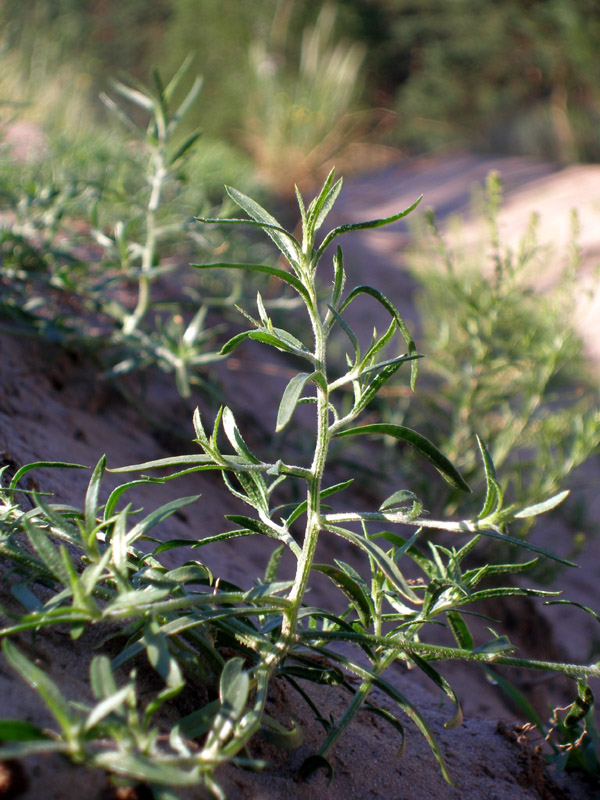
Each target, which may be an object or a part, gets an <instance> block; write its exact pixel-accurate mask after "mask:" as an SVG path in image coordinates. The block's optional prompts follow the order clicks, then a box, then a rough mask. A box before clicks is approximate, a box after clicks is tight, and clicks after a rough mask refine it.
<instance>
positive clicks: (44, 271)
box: [0, 59, 241, 397]
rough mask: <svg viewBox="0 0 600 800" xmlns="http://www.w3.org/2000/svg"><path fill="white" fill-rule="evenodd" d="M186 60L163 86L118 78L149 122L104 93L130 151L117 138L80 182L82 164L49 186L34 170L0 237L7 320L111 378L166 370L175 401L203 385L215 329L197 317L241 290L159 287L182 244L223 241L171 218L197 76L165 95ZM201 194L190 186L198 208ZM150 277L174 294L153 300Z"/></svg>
mask: <svg viewBox="0 0 600 800" xmlns="http://www.w3.org/2000/svg"><path fill="white" fill-rule="evenodd" d="M190 61H191V60H190V59H188V60H187V61H186V62H184V64H183V65H182V66H181V68H180V70H179V71H178V73H177V74H176V75H175V76H174V77H173V79H172V80H171V81H170V82H169V83H168V84H167V86H166V87H163V84H162V80H161V78H160V75H159V73H158V72H157V71H156V70H155V71H154V73H153V82H154V83H153V87H152V89H148V88H146V87H144V86H142V85H141V84H137V83H136V84H135V86H130V85H126V84H124V83H120V82H116V83H115V91H116V92H118V93H119V94H120V95H121V97H122V99H123V100H124V101H125V102H129V103H130V104H131V105H132V106H133V108H134V110H135V114H136V115H137V117H140V116H142V117H143V116H145V117H146V118H147V120H148V123H147V127H146V128H145V129H144V127H140V125H138V123H137V122H136V121H134V118H133V117H132V116H130V115H128V114H127V113H126V112H125V110H124V109H123V108H122V107H121V106H120V105H118V104H117V103H116V102H115V101H114V100H112V99H111V98H109V97H108V96H106V95H105V96H103V100H104V102H105V104H106V105H107V106H108V108H109V109H110V110H111V111H112V112H113V113H114V115H116V117H118V118H119V119H120V120H121V122H122V123H124V125H125V127H126V130H127V132H128V134H129V135H130V136H131V135H133V136H134V137H135V140H134V141H135V149H133V148H132V147H131V144H132V143H131V142H130V144H129V149H130V154H129V155H127V154H126V153H125V148H124V147H123V143H122V141H119V142H118V145H115V149H114V150H115V152H114V158H112V159H110V158H109V157H108V156H107V155H106V154H104V155H101V154H97V157H98V160H100V161H101V160H102V159H105V158H106V159H108V161H109V162H110V168H107V167H106V164H104V167H102V166H101V165H99V164H97V163H95V161H94V164H93V165H92V166H93V167H94V169H95V172H96V176H94V175H92V176H90V179H88V180H87V181H86V180H85V178H82V177H81V176H80V177H75V174H74V173H75V172H77V170H78V169H79V168H82V170H83V165H81V164H75V165H71V167H70V168H69V169H70V171H71V174H72V177H70V178H69V177H68V176H65V177H63V176H60V177H59V176H56V175H50V177H49V180H48V181H47V182H46V181H39V180H37V179H36V178H35V177H32V178H31V179H29V180H28V181H26V182H25V183H24V184H23V185H22V186H21V187H20V192H19V197H18V200H17V202H16V203H15V205H16V209H17V215H16V218H15V219H14V220H12V222H11V223H10V227H8V228H7V230H6V231H4V232H3V234H2V239H1V243H0V244H1V246H2V251H3V252H2V255H3V258H2V265H1V267H0V275H1V276H2V278H3V283H4V284H5V285H6V287H7V289H8V291H7V292H6V293H5V294H4V296H3V302H2V310H3V312H4V315H5V316H6V317H8V318H10V319H11V321H12V323H13V324H14V323H15V322H17V323H18V324H19V328H20V329H21V330H22V331H23V332H29V333H31V332H33V333H36V334H40V335H42V336H44V337H46V338H50V339H52V340H55V341H60V342H63V343H65V344H66V345H69V346H71V347H77V348H78V349H80V350H81V349H87V350H88V351H91V352H92V353H94V354H96V355H97V356H99V359H100V362H101V366H102V368H103V370H104V372H105V374H106V375H107V376H109V377H112V378H117V377H118V378H119V379H120V380H121V381H122V378H123V376H124V375H125V374H126V373H129V372H131V371H132V370H140V369H145V368H147V367H150V366H158V367H159V368H160V369H162V370H164V371H167V372H170V373H172V374H173V375H174V377H175V381H176V384H177V388H178V390H179V392H180V394H181V395H182V396H184V397H188V396H189V395H190V393H191V384H194V383H196V384H198V383H200V384H203V385H204V386H205V387H208V388H210V384H209V383H207V382H206V380H205V379H204V378H203V376H202V371H203V370H204V369H205V367H206V365H207V364H209V363H212V362H214V361H216V360H219V358H220V356H219V355H218V353H217V352H215V350H214V348H213V347H212V345H213V344H214V341H215V338H216V335H217V334H218V332H219V330H220V328H210V327H208V326H207V325H206V315H207V311H208V307H209V305H210V304H211V303H214V304H217V305H224V304H225V305H226V304H233V303H234V302H235V301H236V299H238V297H239V295H240V293H241V287H240V283H239V281H238V282H235V281H227V282H225V281H224V280H223V278H222V277H221V281H220V283H221V287H220V291H221V292H222V295H221V296H220V297H217V296H212V297H211V296H209V292H210V287H209V286H208V285H206V284H205V286H204V287H203V286H199V285H198V282H196V285H193V284H192V283H191V282H189V281H186V280H182V281H181V284H183V285H182V286H177V288H176V289H175V288H170V289H169V288H168V283H167V289H166V290H165V282H168V280H169V275H170V274H171V273H173V272H174V271H175V270H176V269H177V266H178V258H179V256H180V254H181V253H182V246H184V243H186V244H187V250H188V252H190V251H191V250H192V249H193V250H194V251H196V250H197V249H198V248H201V249H202V250H211V249H218V248H219V246H221V247H226V246H227V244H226V243H224V242H222V241H220V242H216V241H214V240H213V241H208V240H206V238H204V239H202V238H201V237H199V236H197V234H196V232H194V231H191V230H190V229H189V226H188V225H187V224H186V223H185V222H183V223H182V221H181V220H182V219H183V218H184V216H185V212H186V203H187V202H189V197H188V198H187V199H185V198H184V197H183V196H182V195H183V194H184V186H185V181H184V177H185V170H184V168H185V166H186V163H187V161H188V159H189V157H190V155H191V153H192V150H193V148H194V147H195V145H196V144H197V141H198V138H199V136H200V133H199V132H198V131H195V132H193V133H191V134H188V135H187V136H186V137H185V138H183V139H182V138H181V137H180V138H179V139H178V133H179V126H180V123H181V121H182V120H183V119H185V115H186V113H187V112H188V110H189V109H190V108H191V107H192V106H193V104H194V103H195V101H196V98H197V96H198V93H199V91H200V88H201V81H200V79H199V78H196V79H195V81H194V83H193V85H192V86H191V88H190V89H189V91H188V92H187V94H186V95H185V96H184V98H183V99H182V100H181V101H180V102H177V103H175V102H174V99H173V97H174V94H175V92H176V91H177V88H178V86H179V84H180V82H181V80H182V79H183V77H184V76H185V75H186V73H187V71H188V69H189V66H190ZM115 141H117V140H115ZM120 148H121V149H120ZM88 166H89V164H88ZM109 172H110V173H112V174H111V175H110V178H109V175H108V173H109ZM188 195H189V191H188ZM199 195H200V193H199V192H198V190H196V192H195V206H196V208H197V204H198V202H200V201H199ZM86 206H87V208H86ZM83 208H85V213H86V214H89V209H90V208H91V210H92V213H91V214H90V216H91V224H92V227H91V229H88V228H84V229H83V230H82V225H81V223H79V224H76V223H75V222H74V221H73V215H74V214H77V213H79V214H81V213H82V209H83ZM189 213H190V212H189V211H188V214H189ZM181 257H182V258H183V255H181ZM157 282H162V283H161V292H160V293H161V295H163V296H164V295H165V294H170V295H171V297H172V298H173V299H172V300H170V301H169V302H165V301H164V300H162V299H161V300H159V299H158V298H157V296H156V292H155V291H154V290H153V287H154V286H155V284H156V283H157ZM186 284H189V285H186ZM186 293H187V295H188V296H186ZM190 293H192V294H193V295H194V299H192V298H190V297H189V294H190ZM198 298H201V307H200V308H199V309H198Z"/></svg>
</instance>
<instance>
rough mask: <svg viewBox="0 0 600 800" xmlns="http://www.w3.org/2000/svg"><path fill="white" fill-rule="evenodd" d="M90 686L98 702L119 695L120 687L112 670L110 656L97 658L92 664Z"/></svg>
mask: <svg viewBox="0 0 600 800" xmlns="http://www.w3.org/2000/svg"><path fill="white" fill-rule="evenodd" d="M90 685H91V687H92V692H93V693H94V697H95V698H96V700H104V699H105V698H107V697H112V696H113V695H114V694H116V693H117V691H118V687H117V684H116V683H115V679H114V676H113V673H112V669H111V668H110V658H108V656H95V657H94V658H93V659H92V662H91V664H90Z"/></svg>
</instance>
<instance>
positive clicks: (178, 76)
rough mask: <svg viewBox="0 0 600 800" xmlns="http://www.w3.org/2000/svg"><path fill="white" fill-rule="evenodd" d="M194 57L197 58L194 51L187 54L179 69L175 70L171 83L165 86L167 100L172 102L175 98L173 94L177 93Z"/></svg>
mask: <svg viewBox="0 0 600 800" xmlns="http://www.w3.org/2000/svg"><path fill="white" fill-rule="evenodd" d="M194 58H195V54H194V53H188V54H187V56H186V57H185V58H184V59H183V61H182V63H181V66H180V67H179V68H178V69H177V71H176V72H175V74H174V75H173V77H172V78H171V80H170V81H169V83H168V84H167V85H166V86H165V91H164V95H165V100H167V102H170V101H171V100H172V99H173V94H174V93H175V91H176V89H177V87H178V86H179V84H180V83H181V81H182V79H183V77H184V76H185V75H186V73H187V71H188V70H189V68H190V67H191V65H192V62H193V61H194ZM196 80H198V79H196Z"/></svg>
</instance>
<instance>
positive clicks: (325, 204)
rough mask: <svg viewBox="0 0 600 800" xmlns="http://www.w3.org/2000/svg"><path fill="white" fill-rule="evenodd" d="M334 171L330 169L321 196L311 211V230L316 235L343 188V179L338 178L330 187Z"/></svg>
mask: <svg viewBox="0 0 600 800" xmlns="http://www.w3.org/2000/svg"><path fill="white" fill-rule="evenodd" d="M334 174H335V173H334V170H333V169H332V170H331V172H330V173H329V176H328V177H327V180H326V181H325V184H324V185H323V189H322V190H321V194H320V195H319V197H318V198H317V202H316V203H315V206H314V209H313V211H312V215H311V216H312V220H314V222H313V221H312V220H311V224H312V229H313V231H314V232H315V233H316V231H318V230H319V228H320V227H321V225H322V224H323V223H324V222H325V219H326V218H327V215H328V214H329V212H330V211H331V209H332V208H333V205H334V203H335V201H336V200H337V198H338V196H339V193H340V192H341V191H342V186H343V183H344V181H343V178H340V179H339V180H338V181H336V182H335V184H334V185H333V186H332V185H331V184H332V182H333V178H334Z"/></svg>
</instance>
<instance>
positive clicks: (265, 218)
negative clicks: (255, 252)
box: [225, 186, 302, 264]
mask: <svg viewBox="0 0 600 800" xmlns="http://www.w3.org/2000/svg"><path fill="white" fill-rule="evenodd" d="M225 191H226V192H227V194H228V195H229V197H231V199H232V200H233V201H234V203H237V204H238V206H239V207H240V208H242V209H243V210H244V211H245V212H246V214H248V216H249V217H252V219H254V220H256V222H258V223H260V225H261V226H263V227H264V231H265V233H266V234H267V235H268V236H270V238H271V239H272V240H273V241H274V242H275V244H276V245H277V247H278V248H279V250H281V252H282V253H283V255H284V256H285V257H286V258H287V259H288V261H289V262H290V263H291V264H297V263H298V262H299V261H300V260H301V258H302V249H301V247H300V245H299V244H298V242H297V241H296V240H295V239H294V238H293V237H291V235H290V234H288V233H287V231H285V229H284V228H282V226H281V225H280V224H279V222H277V220H276V219H275V217H272V216H271V214H269V212H268V211H266V210H265V209H264V208H263V207H262V206H261V205H259V204H258V203H257V202H256V201H255V200H252V198H251V197H247V195H245V194H242V192H238V190H237V189H234V188H233V187H231V186H226V187H225ZM265 226H267V227H265ZM270 226H273V227H270ZM281 231H283V233H284V234H285V235H283V234H282V233H281Z"/></svg>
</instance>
